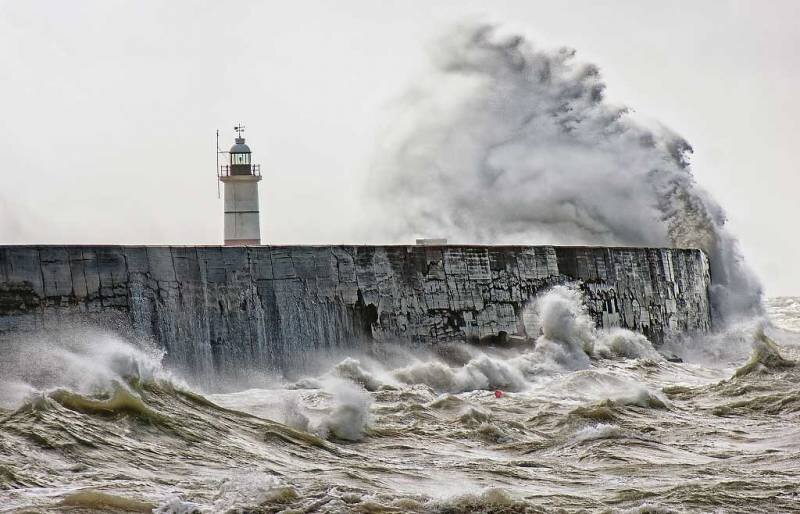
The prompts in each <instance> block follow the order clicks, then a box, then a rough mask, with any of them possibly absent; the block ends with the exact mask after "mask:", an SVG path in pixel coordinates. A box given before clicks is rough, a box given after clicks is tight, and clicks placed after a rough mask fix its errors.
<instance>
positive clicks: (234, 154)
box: [230, 137, 252, 175]
mask: <svg viewBox="0 0 800 514" xmlns="http://www.w3.org/2000/svg"><path fill="white" fill-rule="evenodd" d="M230 155H231V175H252V170H251V168H250V147H249V146H247V145H246V144H244V138H243V137H237V138H236V144H234V145H233V146H232V147H231V152H230Z"/></svg>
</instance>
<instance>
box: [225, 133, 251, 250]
mask: <svg viewBox="0 0 800 514" xmlns="http://www.w3.org/2000/svg"><path fill="white" fill-rule="evenodd" d="M233 130H234V131H235V132H236V139H235V140H234V141H235V144H234V145H233V146H232V147H231V149H230V150H229V151H228V152H222V151H220V150H219V130H218V131H217V176H218V178H219V182H221V183H222V184H223V187H224V197H225V214H224V218H225V236H224V241H225V246H247V245H260V244H261V227H260V220H259V202H258V183H259V182H260V181H261V166H260V165H259V164H252V162H251V152H250V147H249V146H247V145H246V144H245V141H244V125H242V124H241V123H240V124H238V125H236V126H235V127H233ZM221 153H222V154H224V153H227V154H228V156H229V158H228V164H223V165H222V166H220V165H219V154H221Z"/></svg>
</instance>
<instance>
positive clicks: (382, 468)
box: [0, 288, 800, 513]
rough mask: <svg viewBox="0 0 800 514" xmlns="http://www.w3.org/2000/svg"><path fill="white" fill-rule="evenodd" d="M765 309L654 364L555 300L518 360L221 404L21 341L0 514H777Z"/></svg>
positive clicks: (147, 365)
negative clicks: (551, 513) (549, 513)
mask: <svg viewBox="0 0 800 514" xmlns="http://www.w3.org/2000/svg"><path fill="white" fill-rule="evenodd" d="M769 306H770V311H771V313H773V314H774V316H775V320H776V322H777V323H779V324H780V325H781V326H783V327H784V328H780V327H777V326H775V327H768V328H767V329H766V331H764V330H762V328H761V327H759V326H758V325H743V326H740V327H738V328H737V329H731V330H732V331H730V332H728V333H726V334H720V335H716V336H713V337H709V338H707V339H706V340H702V341H700V340H695V341H694V344H693V345H690V344H689V343H688V342H685V341H684V342H675V343H674V344H673V345H672V346H671V347H670V348H669V352H668V353H669V354H668V355H667V356H669V357H673V355H672V354H676V353H677V354H678V355H680V356H682V357H683V358H684V361H683V362H671V361H669V360H667V359H665V358H664V356H662V355H661V353H659V352H657V351H656V350H655V349H653V347H652V346H650V344H649V343H648V342H647V341H646V340H645V339H644V338H642V337H641V336H638V335H636V334H632V333H629V332H626V331H621V330H611V331H597V330H595V329H594V328H593V327H592V326H591V324H590V323H586V319H585V318H584V316H585V314H584V312H583V311H582V308H581V306H580V304H579V300H578V297H577V296H576V295H574V292H572V291H570V290H569V289H563V288H561V289H555V290H553V291H552V292H551V293H550V294H548V295H547V296H546V297H544V298H543V299H542V300H541V301H540V302H539V304H538V305H536V306H534V307H532V308H534V309H537V311H536V312H535V313H534V314H535V315H534V316H531V317H532V318H533V319H537V320H539V323H540V327H539V328H540V331H541V334H542V335H541V337H540V338H539V340H538V341H537V344H536V346H535V347H534V348H527V347H524V348H486V347H484V348H476V347H470V346H467V345H461V344H458V345H447V346H442V347H438V348H428V349H415V350H411V349H409V348H408V347H405V348H403V347H392V346H390V345H383V346H381V347H379V348H374V349H367V350H364V351H359V352H357V353H356V352H351V353H350V354H349V355H343V356H341V358H339V359H337V360H335V361H332V362H326V363H324V365H323V364H322V363H321V364H320V369H321V371H320V372H318V373H311V374H310V375H309V376H306V377H304V378H302V379H296V378H293V379H292V380H288V379H285V378H282V377H272V378H271V381H270V383H269V384H267V383H266V382H265V384H264V386H263V388H260V389H246V390H242V391H239V392H235V393H224V394H222V393H218V394H214V392H213V391H206V392H204V394H200V393H201V392H198V391H191V390H190V389H189V388H188V386H186V385H185V384H183V383H182V382H181V381H180V380H179V379H177V378H176V377H174V376H173V375H171V374H170V373H169V372H168V370H164V369H163V368H161V366H160V354H159V353H158V352H152V351H147V350H146V349H143V348H140V347H139V346H138V345H137V344H136V343H135V342H134V343H132V342H125V341H122V340H120V339H117V338H115V337H114V336H112V335H110V334H105V333H100V332H81V333H70V334H65V336H64V337H63V339H62V340H61V341H59V340H53V339H48V340H39V341H32V342H31V346H29V347H28V348H27V350H25V351H20V352H18V353H16V354H14V353H13V352H10V351H9V349H5V350H6V352H5V353H4V355H6V356H7V358H6V360H5V361H4V366H5V367H4V369H3V372H4V373H3V375H2V377H0V399H1V400H2V401H3V403H2V407H0V408H2V409H3V410H0V512H5V511H17V510H22V509H30V510H29V511H30V512H49V511H51V510H54V509H62V510H65V511H68V510H67V509H75V511H76V512H77V511H79V512H108V511H117V512H158V513H179V512H226V511H229V510H233V509H244V510H250V511H257V512H280V511H287V512H289V511H292V512H382V511H385V512H536V511H540V510H542V509H545V510H552V509H556V508H561V509H563V510H564V511H565V512H579V511H585V510H590V511H607V512H672V511H676V512H683V511H690V512H708V511H714V510H719V509H722V510H723V511H725V512H754V511H763V512H766V511H770V512H771V511H790V510H792V509H796V508H797V505H798V501H799V500H800V497H798V489H797V483H798V479H800V423H798V422H800V393H798V390H797V384H798V383H800V368H799V367H798V366H795V362H796V361H798V360H800V332H792V331H791V330H790V329H792V328H796V327H797V326H798V324H800V300H798V299H775V300H771V301H770V302H769ZM733 330H735V331H736V332H735V333H734V332H733ZM699 348H702V350H701V349H699ZM32 349H35V350H36V351H37V352H40V353H41V354H42V356H41V358H40V359H38V360H35V359H31V358H29V357H30V355H32V353H31V352H32V351H33V350H32ZM690 350H691V351H690ZM662 352H663V349H662ZM89 357H91V358H89ZM326 358H327V357H326ZM12 364H13V365H12ZM496 389H502V390H503V392H504V393H505V394H503V395H501V396H500V397H499V398H498V397H496V395H495V390H496ZM293 509H294V510H293Z"/></svg>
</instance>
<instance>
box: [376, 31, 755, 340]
mask: <svg viewBox="0 0 800 514" xmlns="http://www.w3.org/2000/svg"><path fill="white" fill-rule="evenodd" d="M574 56H575V51H574V50H572V49H569V48H558V49H555V50H546V49H542V48H539V47H536V46H534V45H533V44H532V43H531V42H530V41H528V40H527V39H526V38H525V37H523V36H520V35H516V34H510V35H509V34H505V33H504V32H503V30H501V29H499V28H497V27H494V26H491V25H486V24H471V25H470V24H467V25H460V26H458V27H456V28H454V29H453V30H452V31H451V32H449V33H448V34H447V35H446V36H445V37H443V38H442V39H441V40H439V41H438V42H437V44H436V45H434V49H433V68H432V69H431V71H430V74H429V75H428V76H426V77H423V78H422V79H421V80H418V81H415V85H414V87H413V88H412V89H411V91H409V92H408V93H407V94H406V95H405V96H403V97H402V99H401V100H399V101H398V102H397V106H398V108H397V112H396V116H395V119H394V120H393V123H391V124H389V125H387V126H388V127H391V129H390V130H389V131H388V132H387V134H386V135H385V137H384V141H383V143H382V145H381V152H380V154H379V155H378V156H377V159H376V163H375V170H374V173H373V175H372V177H373V181H372V186H373V191H374V193H375V194H374V195H373V196H374V197H375V198H376V199H377V200H378V201H379V204H380V208H379V209H376V215H375V219H376V222H377V223H380V227H381V229H383V230H386V229H387V227H388V228H390V229H393V230H394V232H395V236H396V237H397V238H400V239H406V240H407V239H410V238H412V237H414V236H415V235H419V234H443V235H446V236H447V237H448V238H449V239H450V240H451V241H469V242H473V243H475V242H483V243H492V244H496V243H504V244H507V243H514V244H531V243H537V242H538V243H548V244H580V245H586V244H599V245H630V246H635V245H647V246H675V247H682V248H683V247H693V248H701V249H703V250H705V251H706V252H707V253H708V255H709V256H710V262H711V276H712V278H713V285H712V286H711V289H710V293H711V296H712V300H713V306H714V310H715V312H714V317H715V321H716V322H717V323H718V324H719V326H721V325H722V323H721V322H723V321H724V322H726V323H727V322H736V321H737V320H738V319H740V318H742V317H751V316H759V315H761V314H762V313H763V310H762V306H761V286H760V284H759V282H758V280H757V279H756V278H755V277H754V275H753V273H752V272H751V271H750V269H749V267H748V266H747V265H746V263H745V262H744V261H743V259H742V256H741V252H740V251H739V247H738V242H737V241H736V239H735V238H734V237H733V236H732V235H731V234H730V232H729V231H728V229H727V227H726V226H725V214H724V212H723V210H722V209H721V207H720V206H719V205H718V204H717V203H716V202H715V201H714V200H713V199H712V198H711V197H710V195H709V194H708V193H706V192H705V191H704V190H703V189H702V188H700V187H699V186H698V185H697V184H696V183H695V181H694V179H693V177H692V174H691V172H690V166H689V156H690V154H691V152H692V149H691V146H690V145H689V144H688V143H687V142H686V141H685V140H684V139H683V138H681V137H680V136H678V135H677V134H675V133H673V132H671V131H670V130H668V129H666V128H665V127H663V126H654V127H648V126H645V124H644V123H642V122H640V121H637V120H636V119H635V117H634V116H633V115H631V114H630V113H629V112H628V110H627V109H626V108H624V107H619V106H614V105H611V104H609V103H608V102H607V101H606V100H605V99H604V90H605V87H606V86H605V83H604V82H603V80H602V79H601V77H600V73H599V70H598V68H597V66H595V65H592V64H585V63H580V62H577V61H576V60H575V58H574Z"/></svg>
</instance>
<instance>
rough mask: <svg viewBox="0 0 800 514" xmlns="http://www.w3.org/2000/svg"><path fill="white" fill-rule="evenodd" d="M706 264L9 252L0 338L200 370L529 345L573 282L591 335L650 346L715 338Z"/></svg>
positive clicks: (413, 251) (584, 253)
mask: <svg viewBox="0 0 800 514" xmlns="http://www.w3.org/2000/svg"><path fill="white" fill-rule="evenodd" d="M708 269H709V268H708V261H707V259H706V256H705V254H703V253H702V252H700V251H698V250H679V249H653V248H588V247H553V246H537V247H522V246H433V247H431V246H256V247H239V248H231V247H178V246H175V247H166V246H159V247H154V246H148V247H144V246H0V338H11V337H18V336H19V335H21V334H26V333H28V332H36V331H41V330H58V329H59V328H60V327H64V326H70V325H71V324H73V323H75V322H81V323H82V322H88V323H92V324H100V325H102V326H104V327H108V328H112V329H114V330H118V331H121V332H124V333H131V334H132V335H134V336H136V337H143V338H147V339H150V340H152V341H154V342H155V343H156V344H158V345H160V346H162V347H163V348H164V349H166V350H167V352H168V359H169V360H170V361H171V362H172V364H174V365H177V366H179V367H181V368H184V369H191V370H193V371H195V372H204V371H209V372H210V371H213V370H215V369H216V370H220V369H227V368H229V367H231V366H233V367H236V366H239V367H242V366H246V367H252V368H276V367H281V366H282V365H283V364H284V363H285V362H286V361H287V360H291V359H292V358H293V356H296V355H297V354H301V353H303V352H307V351H310V350H315V349H320V348H328V347H341V346H347V345H349V344H353V343H354V342H355V341H359V340H363V339H374V340H378V341H409V342H418V343H437V342H444V341H451V340H477V341H480V340H483V341H487V340H488V341H492V340H497V339H505V338H515V337H519V338H535V337H536V336H537V335H538V334H531V333H528V331H529V328H526V323H525V320H526V317H525V316H524V312H525V307H526V305H527V304H528V302H529V301H530V300H531V299H532V298H534V297H535V296H536V295H537V294H539V293H540V292H542V291H543V290H546V289H547V288H548V287H551V286H553V285H555V284H562V283H575V284H576V285H577V286H578V287H580V288H581V290H582V291H583V293H584V298H585V301H586V304H587V306H588V308H589V311H590V312H591V314H592V316H593V317H594V319H595V321H596V322H597V324H598V326H605V327H608V326H621V327H626V328H630V329H632V330H637V331H640V332H642V333H644V334H646V335H647V336H648V337H649V338H650V339H651V340H652V341H653V342H654V343H655V344H660V343H662V342H663V341H664V340H665V338H668V337H670V335H672V334H676V333H684V332H691V331H707V330H709V329H710V327H711V314H710V307H709V299H708V286H709V280H710V277H709V271H708Z"/></svg>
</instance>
